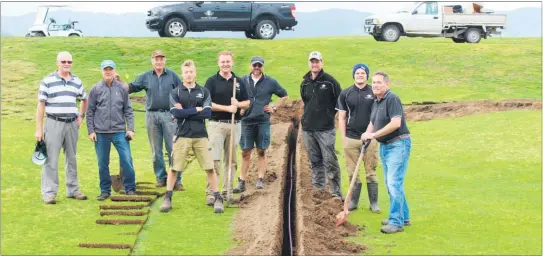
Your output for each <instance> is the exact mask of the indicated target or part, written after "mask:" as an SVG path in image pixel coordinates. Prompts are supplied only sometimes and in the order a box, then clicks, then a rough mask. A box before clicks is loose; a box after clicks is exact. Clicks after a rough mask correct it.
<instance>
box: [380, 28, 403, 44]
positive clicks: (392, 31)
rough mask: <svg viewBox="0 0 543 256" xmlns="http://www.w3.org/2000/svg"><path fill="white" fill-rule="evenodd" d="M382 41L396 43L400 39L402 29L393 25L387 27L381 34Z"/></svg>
mask: <svg viewBox="0 0 543 256" xmlns="http://www.w3.org/2000/svg"><path fill="white" fill-rule="evenodd" d="M381 39H382V40H383V41H387V42H396V41H398V40H399V39H400V29H399V28H398V26H396V25H394V24H391V25H387V26H386V27H385V28H384V29H383V34H381Z"/></svg>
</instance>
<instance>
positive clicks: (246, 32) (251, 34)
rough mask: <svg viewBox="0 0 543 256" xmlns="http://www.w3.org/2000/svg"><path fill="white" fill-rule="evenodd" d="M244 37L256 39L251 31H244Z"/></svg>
mask: <svg viewBox="0 0 543 256" xmlns="http://www.w3.org/2000/svg"><path fill="white" fill-rule="evenodd" d="M245 37H247V38H250V39H256V37H255V34H253V32H251V31H245Z"/></svg>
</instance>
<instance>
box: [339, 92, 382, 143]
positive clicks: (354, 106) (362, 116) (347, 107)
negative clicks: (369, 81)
mask: <svg viewBox="0 0 543 256" xmlns="http://www.w3.org/2000/svg"><path fill="white" fill-rule="evenodd" d="M374 99H375V96H374V95H373V91H372V90H371V86H370V85H366V86H364V87H363V88H362V89H360V88H358V87H357V86H356V85H352V86H351V87H349V88H347V89H345V90H343V91H342V92H341V93H340V94H339V99H338V101H337V110H339V111H345V112H347V128H346V136H347V138H351V139H355V140H358V139H360V136H362V133H364V132H366V129H367V128H368V125H369V124H370V115H371V107H372V106H373V102H374Z"/></svg>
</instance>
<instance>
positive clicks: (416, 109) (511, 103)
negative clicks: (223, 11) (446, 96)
mask: <svg viewBox="0 0 543 256" xmlns="http://www.w3.org/2000/svg"><path fill="white" fill-rule="evenodd" d="M516 109H530V110H540V109H541V101H538V100H503V101H497V102H496V101H488V100H484V101H471V102H450V103H437V104H423V105H419V104H416V103H415V104H411V105H406V106H404V110H405V115H406V118H407V120H410V121H427V120H432V119H434V118H444V117H445V118H446V117H461V116H467V115H475V114H482V113H489V112H498V111H507V110H516Z"/></svg>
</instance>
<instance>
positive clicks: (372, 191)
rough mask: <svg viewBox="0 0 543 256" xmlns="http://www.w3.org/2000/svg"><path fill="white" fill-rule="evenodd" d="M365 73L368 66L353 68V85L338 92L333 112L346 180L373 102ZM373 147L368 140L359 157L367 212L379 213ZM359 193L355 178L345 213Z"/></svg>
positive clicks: (350, 172) (353, 163)
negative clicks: (334, 111) (362, 163)
mask: <svg viewBox="0 0 543 256" xmlns="http://www.w3.org/2000/svg"><path fill="white" fill-rule="evenodd" d="M369 71H370V70H369V68H368V66H366V65H365V64H363V63H359V64H356V65H354V67H353V79H354V85H352V86H351V87H349V88H347V89H345V90H343V91H342V92H341V94H340V95H339V99H338V103H337V110H338V111H339V118H338V119H339V123H338V126H339V127H338V129H339V132H340V133H341V136H342V138H343V150H344V152H345V163H346V165H347V172H348V173H349V180H351V179H352V178H353V173H354V172H358V171H359V170H355V169H354V168H355V166H356V161H357V159H358V156H359V155H360V151H361V150H362V141H361V140H360V137H361V135H362V133H363V132H365V131H366V129H367V128H368V125H369V123H370V114H371V107H372V106H373V101H374V99H375V96H374V95H373V91H372V88H371V86H370V85H368V84H367V81H368V77H369ZM377 148H378V146H377V141H376V140H372V141H371V142H370V144H369V145H368V148H367V149H366V152H365V153H364V158H363V161H364V169H365V170H366V184H367V188H368V197H369V201H370V210H371V211H372V212H374V213H380V212H381V210H380V209H379V206H378V204H377V201H378V200H377V198H378V186H377V177H376V175H375V169H376V168H377ZM361 190H362V183H361V182H360V179H359V178H358V176H357V178H356V181H355V183H354V188H353V192H352V193H353V194H352V197H351V198H350V200H349V211H353V210H354V209H357V208H358V201H359V199H360V191H361Z"/></svg>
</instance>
